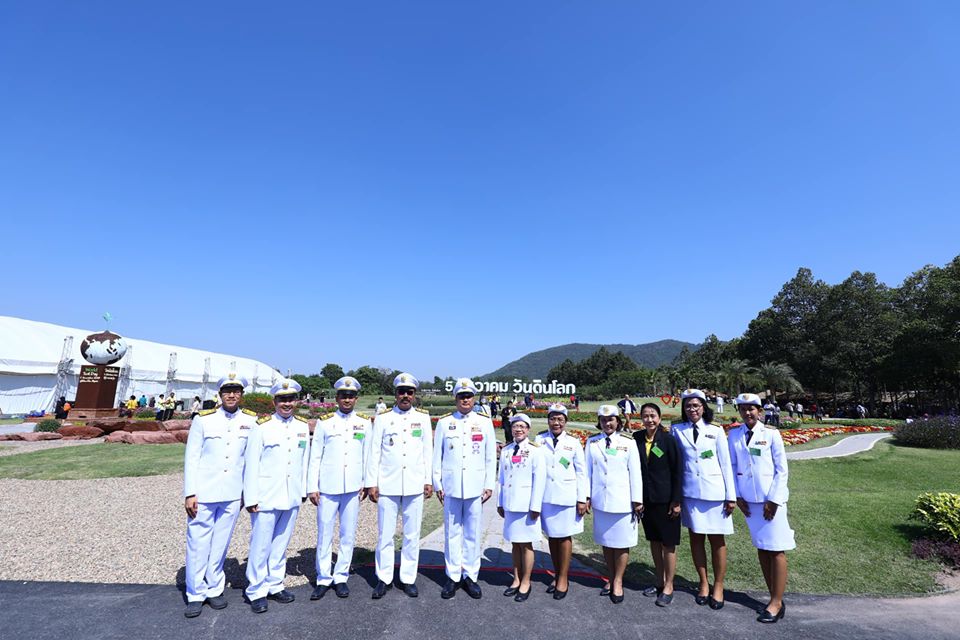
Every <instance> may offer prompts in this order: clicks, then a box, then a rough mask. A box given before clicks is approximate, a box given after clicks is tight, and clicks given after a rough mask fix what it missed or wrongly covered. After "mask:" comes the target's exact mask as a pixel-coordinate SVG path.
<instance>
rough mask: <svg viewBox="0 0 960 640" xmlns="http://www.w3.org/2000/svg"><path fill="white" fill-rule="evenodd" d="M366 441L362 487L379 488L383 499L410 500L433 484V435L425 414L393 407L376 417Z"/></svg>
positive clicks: (418, 410)
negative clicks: (397, 498) (365, 461)
mask: <svg viewBox="0 0 960 640" xmlns="http://www.w3.org/2000/svg"><path fill="white" fill-rule="evenodd" d="M369 440H370V442H369V444H368V445H367V447H368V451H367V468H366V472H365V474H364V476H365V478H366V479H365V480H364V483H363V484H364V486H366V487H378V488H379V490H380V493H382V494H383V495H385V496H413V495H416V494H418V493H423V488H424V487H425V486H426V485H428V484H430V483H431V482H432V480H433V479H432V477H431V476H432V475H433V474H432V473H431V470H430V463H431V461H432V460H433V433H432V431H431V430H430V414H429V413H428V412H427V411H426V410H424V409H410V410H409V411H406V412H404V411H400V409H398V408H397V407H396V406H394V407H393V408H392V409H388V410H387V411H384V412H383V413H379V414H377V417H376V418H375V419H374V421H373V432H372V435H371V437H370V438H369Z"/></svg>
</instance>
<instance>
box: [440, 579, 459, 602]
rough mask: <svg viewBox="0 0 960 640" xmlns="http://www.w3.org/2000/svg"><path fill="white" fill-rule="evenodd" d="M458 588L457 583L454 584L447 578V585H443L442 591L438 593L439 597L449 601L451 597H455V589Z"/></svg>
mask: <svg viewBox="0 0 960 640" xmlns="http://www.w3.org/2000/svg"><path fill="white" fill-rule="evenodd" d="M459 586H460V583H459V582H454V581H453V580H451V579H450V578H447V583H446V584H445V585H443V590H442V591H441V592H440V597H441V598H443V599H444V600H449V599H450V598H452V597H453V596H455V595H457V588H458V587H459Z"/></svg>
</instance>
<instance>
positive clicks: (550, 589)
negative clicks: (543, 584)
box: [547, 584, 557, 593]
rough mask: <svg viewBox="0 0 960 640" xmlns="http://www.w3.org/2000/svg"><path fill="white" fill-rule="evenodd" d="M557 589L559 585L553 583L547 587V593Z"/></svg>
mask: <svg viewBox="0 0 960 640" xmlns="http://www.w3.org/2000/svg"><path fill="white" fill-rule="evenodd" d="M556 590H557V585H555V584H552V585H550V586H549V587H547V593H553V592H554V591H556Z"/></svg>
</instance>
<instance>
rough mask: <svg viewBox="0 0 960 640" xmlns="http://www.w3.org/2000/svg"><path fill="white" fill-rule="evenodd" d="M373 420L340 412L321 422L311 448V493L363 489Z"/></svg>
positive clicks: (350, 491)
mask: <svg viewBox="0 0 960 640" xmlns="http://www.w3.org/2000/svg"><path fill="white" fill-rule="evenodd" d="M372 430H373V426H372V425H371V424H370V418H368V417H367V416H365V415H363V414H362V413H357V412H356V411H351V412H350V413H348V414H345V413H342V412H341V411H340V410H339V409H338V410H337V411H335V412H334V413H328V414H326V415H324V416H323V417H321V418H320V419H319V420H317V426H316V428H315V429H314V430H313V442H312V444H311V445H310V465H309V466H308V467H307V493H317V492H319V493H328V494H341V493H356V492H358V491H360V489H362V488H363V469H364V462H365V460H366V457H365V455H364V454H365V451H366V448H367V438H369V437H370V433H371V431H372Z"/></svg>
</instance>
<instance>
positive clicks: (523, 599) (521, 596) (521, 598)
mask: <svg viewBox="0 0 960 640" xmlns="http://www.w3.org/2000/svg"><path fill="white" fill-rule="evenodd" d="M531 591H533V589H527V592H526V593H524V592H523V591H520V590H519V589H518V590H517V595H515V596H513V601H514V602H526V601H527V598H529V597H530V592H531Z"/></svg>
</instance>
